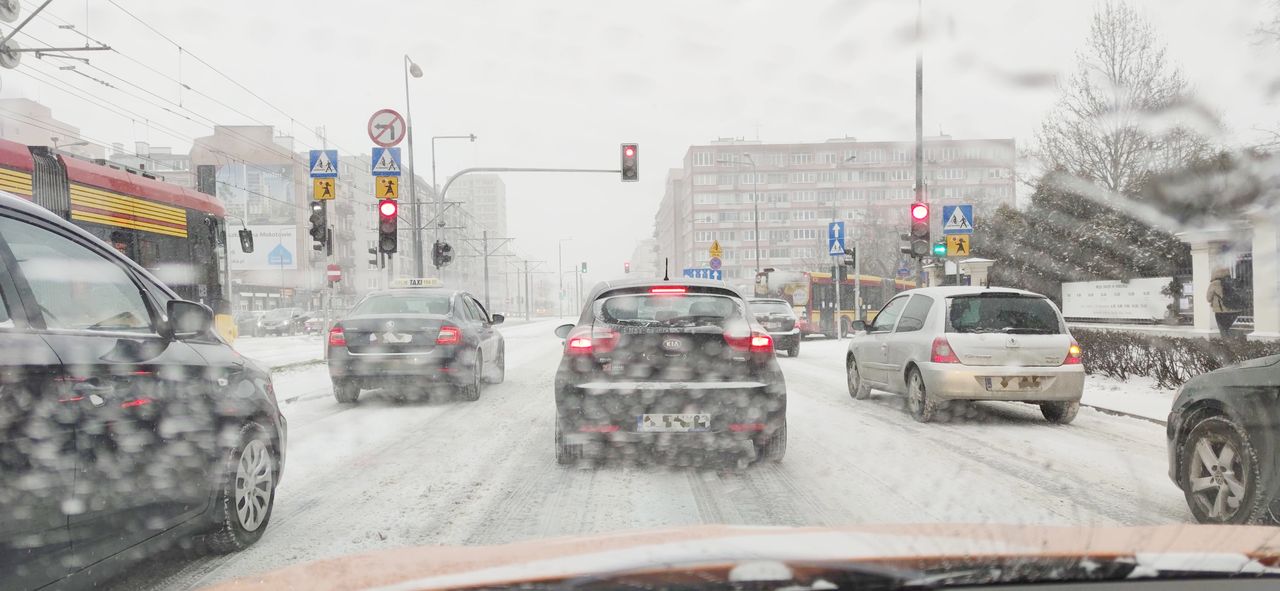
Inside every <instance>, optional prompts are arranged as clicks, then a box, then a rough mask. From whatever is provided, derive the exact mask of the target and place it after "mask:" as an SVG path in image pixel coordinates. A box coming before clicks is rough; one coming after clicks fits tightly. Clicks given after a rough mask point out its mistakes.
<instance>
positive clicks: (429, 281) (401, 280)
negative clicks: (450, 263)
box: [391, 277, 444, 287]
mask: <svg viewBox="0 0 1280 591" xmlns="http://www.w3.org/2000/svg"><path fill="white" fill-rule="evenodd" d="M441 285H444V284H443V283H441V282H440V279H438V278H436V277H396V278H395V279H392V280H391V287H440V286H441Z"/></svg>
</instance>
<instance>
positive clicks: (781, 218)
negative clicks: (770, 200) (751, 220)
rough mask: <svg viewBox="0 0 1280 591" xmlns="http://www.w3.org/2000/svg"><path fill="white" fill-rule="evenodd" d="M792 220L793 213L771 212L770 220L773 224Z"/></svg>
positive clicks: (785, 211) (784, 211)
mask: <svg viewBox="0 0 1280 591" xmlns="http://www.w3.org/2000/svg"><path fill="white" fill-rule="evenodd" d="M789 219H791V212H789V211H787V210H785V209H784V210H781V211H779V210H774V211H770V212H769V216H768V220H769V221H772V222H785V221H787V220H789Z"/></svg>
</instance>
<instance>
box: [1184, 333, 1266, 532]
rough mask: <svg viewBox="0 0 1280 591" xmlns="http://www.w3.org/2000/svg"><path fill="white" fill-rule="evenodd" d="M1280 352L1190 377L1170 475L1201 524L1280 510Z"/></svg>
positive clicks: (1257, 518) (1249, 519)
mask: <svg viewBox="0 0 1280 591" xmlns="http://www.w3.org/2000/svg"><path fill="white" fill-rule="evenodd" d="M1278 395H1280V355H1273V356H1271V357H1262V358H1259V359H1253V360H1250V361H1246V362H1244V363H1239V364H1236V365H1232V366H1229V367H1224V368H1221V369H1218V370H1215V371H1211V372H1209V373H1205V374H1201V375H1198V376H1196V377H1194V378H1191V379H1190V380H1187V382H1186V383H1185V384H1183V385H1182V388H1181V389H1180V390H1179V391H1178V396H1177V397H1176V398H1174V401H1173V408H1172V410H1171V411H1170V412H1169V421H1168V425H1167V428H1166V436H1167V437H1168V450H1169V478H1171V479H1173V482H1174V483H1175V484H1177V485H1178V488H1180V489H1182V492H1183V495H1184V496H1185V497H1186V500H1187V505H1188V507H1189V508H1190V509H1191V514H1192V515H1193V516H1194V517H1195V519H1196V521H1198V522H1200V523H1228V524H1243V523H1275V522H1276V518H1277V517H1278V516H1280V465H1278V464H1280V402H1277V396H1278Z"/></svg>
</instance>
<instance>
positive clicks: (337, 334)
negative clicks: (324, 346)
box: [329, 326, 347, 347]
mask: <svg viewBox="0 0 1280 591" xmlns="http://www.w3.org/2000/svg"><path fill="white" fill-rule="evenodd" d="M329 346H330V347H345V346H347V334H346V333H344V332H342V327H341V326H335V327H333V328H330V329H329Z"/></svg>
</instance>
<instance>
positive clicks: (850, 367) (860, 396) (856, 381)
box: [844, 357, 871, 400]
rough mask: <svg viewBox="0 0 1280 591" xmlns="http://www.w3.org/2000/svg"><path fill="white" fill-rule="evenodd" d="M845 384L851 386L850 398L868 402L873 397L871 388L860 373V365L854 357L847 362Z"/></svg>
mask: <svg viewBox="0 0 1280 591" xmlns="http://www.w3.org/2000/svg"><path fill="white" fill-rule="evenodd" d="M844 373H845V382H846V383H847V384H848V386H849V397H850V398H852V399H854V400H866V399H867V398H868V397H870V396H871V386H868V385H867V384H866V382H864V381H863V380H862V372H860V371H858V363H857V361H856V360H855V359H854V358H853V357H849V359H848V360H847V361H845V369H844Z"/></svg>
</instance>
